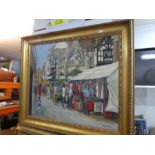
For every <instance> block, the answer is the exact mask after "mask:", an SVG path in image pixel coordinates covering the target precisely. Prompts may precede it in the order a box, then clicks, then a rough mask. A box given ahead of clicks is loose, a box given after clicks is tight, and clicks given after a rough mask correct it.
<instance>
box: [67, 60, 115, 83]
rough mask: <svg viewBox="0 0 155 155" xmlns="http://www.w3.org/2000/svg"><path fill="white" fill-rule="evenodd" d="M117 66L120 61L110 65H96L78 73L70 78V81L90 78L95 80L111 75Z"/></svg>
mask: <svg viewBox="0 0 155 155" xmlns="http://www.w3.org/2000/svg"><path fill="white" fill-rule="evenodd" d="M117 68H118V62H115V63H112V64H109V65H103V66H99V67H95V68H92V69H88V70H86V71H84V72H82V73H80V74H78V75H77V76H75V77H73V78H72V79H70V81H76V80H89V79H90V80H93V79H100V78H104V77H109V76H110V75H111V74H112V73H113V72H114V71H115V70H116V69H117Z"/></svg>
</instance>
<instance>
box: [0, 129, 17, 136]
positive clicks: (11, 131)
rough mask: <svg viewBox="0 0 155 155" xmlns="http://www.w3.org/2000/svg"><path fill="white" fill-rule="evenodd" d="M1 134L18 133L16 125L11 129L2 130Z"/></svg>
mask: <svg viewBox="0 0 155 155" xmlns="http://www.w3.org/2000/svg"><path fill="white" fill-rule="evenodd" d="M0 135H16V127H12V128H11V129H6V130H1V131H0Z"/></svg>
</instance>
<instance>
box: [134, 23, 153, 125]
mask: <svg viewBox="0 0 155 155" xmlns="http://www.w3.org/2000/svg"><path fill="white" fill-rule="evenodd" d="M151 47H155V23H149V24H142V25H136V26H135V49H140V48H151ZM135 114H136V115H140V114H143V115H144V118H145V119H146V123H147V126H148V127H152V126H154V127H155V119H154V114H155V87H150V88H149V87H145V88H144V87H143V88H135Z"/></svg>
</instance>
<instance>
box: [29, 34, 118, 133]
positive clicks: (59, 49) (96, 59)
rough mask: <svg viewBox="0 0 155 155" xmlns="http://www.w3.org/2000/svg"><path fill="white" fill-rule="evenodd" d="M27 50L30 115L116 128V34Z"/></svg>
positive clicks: (95, 126) (111, 128) (47, 44)
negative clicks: (29, 56) (29, 54)
mask: <svg viewBox="0 0 155 155" xmlns="http://www.w3.org/2000/svg"><path fill="white" fill-rule="evenodd" d="M31 48H32V49H31V61H30V64H31V65H30V81H31V82H30V105H29V114H30V115H31V116H35V117H38V118H44V119H49V120H54V121H56V122H63V123H69V124H73V125H82V126H88V127H92V128H93V127H94V128H99V129H110V130H117V129H118V115H119V108H118V107H119V105H118V104H119V102H118V96H119V94H118V92H119V90H118V89H119V75H118V73H119V60H118V59H119V49H120V40H119V35H118V34H116V35H109V36H100V37H90V38H84V39H83V38H81V39H79V40H78V39H75V40H69V41H60V42H52V43H45V44H37V45H33V46H32V47H31Z"/></svg>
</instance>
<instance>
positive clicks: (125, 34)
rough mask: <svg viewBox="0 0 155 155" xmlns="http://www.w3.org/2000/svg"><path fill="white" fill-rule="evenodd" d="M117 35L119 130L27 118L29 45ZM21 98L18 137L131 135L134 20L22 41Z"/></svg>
mask: <svg viewBox="0 0 155 155" xmlns="http://www.w3.org/2000/svg"><path fill="white" fill-rule="evenodd" d="M115 33H119V34H120V39H121V48H120V55H119V67H120V69H119V122H118V124H119V125H118V131H111V130H101V129H92V128H87V127H83V126H74V125H68V124H64V123H56V122H52V121H47V120H44V119H36V118H33V117H31V116H29V115H28V103H29V81H30V70H29V66H30V52H31V46H32V45H34V44H38V43H47V42H51V41H64V40H69V39H73V38H84V37H88V36H92V35H100V34H102V35H107V34H115ZM21 62H22V66H21V96H20V103H21V104H20V122H19V125H18V127H17V131H18V133H19V134H21V133H23V134H133V133H134V95H133V94H134V92H133V90H134V89H133V77H134V70H133V66H134V54H133V20H123V21H117V22H112V23H106V24H100V25H95V26H88V27H83V28H75V29H71V30H63V31H59V32H51V33H47V34H41V35H34V36H28V37H23V38H22V61H21Z"/></svg>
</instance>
